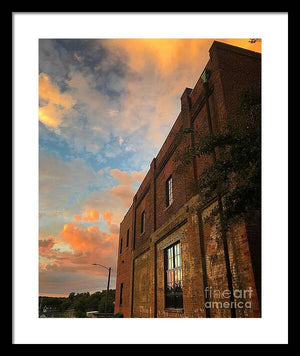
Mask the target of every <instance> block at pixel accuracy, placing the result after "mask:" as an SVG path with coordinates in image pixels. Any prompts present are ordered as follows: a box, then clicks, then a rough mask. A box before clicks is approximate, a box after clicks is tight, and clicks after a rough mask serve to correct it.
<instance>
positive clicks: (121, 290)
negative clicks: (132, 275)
mask: <svg viewBox="0 0 300 356" xmlns="http://www.w3.org/2000/svg"><path fill="white" fill-rule="evenodd" d="M122 301H123V283H121V286H120V305H122Z"/></svg>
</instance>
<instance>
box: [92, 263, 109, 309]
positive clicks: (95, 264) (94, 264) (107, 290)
mask: <svg viewBox="0 0 300 356" xmlns="http://www.w3.org/2000/svg"><path fill="white" fill-rule="evenodd" d="M92 265H93V266H100V267H103V268H106V269H107V270H108V279H107V289H106V299H105V309H104V313H105V314H106V312H107V306H108V293H109V283H110V273H111V267H106V266H103V265H100V264H99V263H92Z"/></svg>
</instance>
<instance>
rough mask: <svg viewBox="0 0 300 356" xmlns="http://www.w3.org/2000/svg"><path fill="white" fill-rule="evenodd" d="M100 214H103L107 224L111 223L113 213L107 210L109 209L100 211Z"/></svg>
mask: <svg viewBox="0 0 300 356" xmlns="http://www.w3.org/2000/svg"><path fill="white" fill-rule="evenodd" d="M102 215H103V219H104V221H105V222H106V223H107V224H108V225H110V224H111V221H112V217H113V214H112V213H111V212H109V211H104V212H103V213H102Z"/></svg>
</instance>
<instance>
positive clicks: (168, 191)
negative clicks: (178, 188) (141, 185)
mask: <svg viewBox="0 0 300 356" xmlns="http://www.w3.org/2000/svg"><path fill="white" fill-rule="evenodd" d="M170 183H171V184H170ZM165 188H166V208H168V207H169V206H171V205H172V204H173V201H174V196H173V177H172V175H170V176H169V178H168V179H167V180H166V186H165Z"/></svg>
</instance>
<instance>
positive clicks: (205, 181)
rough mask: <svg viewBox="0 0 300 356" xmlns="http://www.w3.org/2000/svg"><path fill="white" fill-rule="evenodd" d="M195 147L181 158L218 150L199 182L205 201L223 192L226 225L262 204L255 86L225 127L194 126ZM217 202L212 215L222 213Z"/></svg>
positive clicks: (258, 102)
mask: <svg viewBox="0 0 300 356" xmlns="http://www.w3.org/2000/svg"><path fill="white" fill-rule="evenodd" d="M182 134H183V135H188V134H193V135H194V137H195V145H194V147H188V148H187V149H186V150H185V151H183V152H182V153H181V155H180V156H179V157H178V158H177V159H180V160H181V161H182V163H183V164H185V165H188V164H190V163H191V162H192V160H193V159H194V158H195V157H200V156H203V155H213V154H215V160H214V161H213V163H212V164H211V165H210V166H209V167H208V168H207V169H205V170H204V172H203V174H202V175H201V177H200V178H199V180H198V181H197V183H196V187H195V189H196V191H197V192H198V193H199V195H200V197H201V199H202V201H203V202H205V201H208V200H210V199H212V198H214V197H216V196H218V194H219V195H222V197H223V198H222V201H223V218H224V223H225V225H226V227H228V226H229V225H230V224H231V223H232V222H237V221H239V220H240V219H243V218H245V217H246V216H247V214H250V213H252V212H254V211H256V212H257V211H260V208H261V100H260V93H258V92H257V91H255V90H253V89H252V90H249V91H247V92H244V93H243V94H242V97H241V105H240V107H239V108H238V109H237V110H236V111H235V112H234V113H232V114H231V115H230V116H229V117H228V119H227V123H226V125H225V126H224V127H223V128H219V129H218V130H215V131H214V132H212V133H210V134H207V135H203V134H201V133H199V132H197V131H195V130H193V129H185V130H182ZM219 209H220V207H219V206H217V207H216V208H215V209H214V210H213V211H212V215H216V214H218V213H219Z"/></svg>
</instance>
